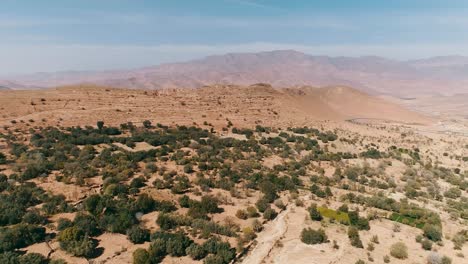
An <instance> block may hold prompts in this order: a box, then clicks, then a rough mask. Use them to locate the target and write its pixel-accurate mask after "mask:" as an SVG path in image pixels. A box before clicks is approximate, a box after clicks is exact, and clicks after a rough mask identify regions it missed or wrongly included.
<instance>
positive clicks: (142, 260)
mask: <svg viewBox="0 0 468 264" xmlns="http://www.w3.org/2000/svg"><path fill="white" fill-rule="evenodd" d="M149 258H150V255H149V253H148V251H146V250H145V249H143V248H138V249H137V250H135V251H134V252H133V264H149V263H150V262H149Z"/></svg>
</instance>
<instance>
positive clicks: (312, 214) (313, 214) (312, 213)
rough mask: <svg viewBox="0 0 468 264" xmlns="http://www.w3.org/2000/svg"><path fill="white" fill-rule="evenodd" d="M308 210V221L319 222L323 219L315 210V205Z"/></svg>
mask: <svg viewBox="0 0 468 264" xmlns="http://www.w3.org/2000/svg"><path fill="white" fill-rule="evenodd" d="M308 210H309V215H310V219H312V220H314V221H321V220H322V219H323V217H322V215H321V214H320V212H319V211H318V210H317V205H316V204H313V205H312V206H310V207H309V209H308Z"/></svg>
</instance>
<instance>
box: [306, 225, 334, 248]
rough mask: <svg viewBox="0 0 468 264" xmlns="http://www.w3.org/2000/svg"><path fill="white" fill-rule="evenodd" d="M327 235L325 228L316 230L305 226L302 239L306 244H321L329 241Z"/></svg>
mask: <svg viewBox="0 0 468 264" xmlns="http://www.w3.org/2000/svg"><path fill="white" fill-rule="evenodd" d="M327 239H328V237H327V235H326V234H325V230H323V229H318V230H314V229H311V228H304V229H302V232H301V241H302V242H304V243H305V244H309V245H311V244H321V243H325V242H327Z"/></svg>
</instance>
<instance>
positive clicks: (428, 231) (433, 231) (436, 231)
mask: <svg viewBox="0 0 468 264" xmlns="http://www.w3.org/2000/svg"><path fill="white" fill-rule="evenodd" d="M423 231H424V236H425V237H427V238H429V239H430V240H432V241H435V242H436V241H440V240H441V239H442V231H441V230H440V228H439V227H437V226H435V225H431V224H425V225H424V227H423Z"/></svg>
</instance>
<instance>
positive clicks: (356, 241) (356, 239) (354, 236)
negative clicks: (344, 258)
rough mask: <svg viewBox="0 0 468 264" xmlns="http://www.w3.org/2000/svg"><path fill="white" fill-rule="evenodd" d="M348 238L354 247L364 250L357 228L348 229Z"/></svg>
mask: <svg viewBox="0 0 468 264" xmlns="http://www.w3.org/2000/svg"><path fill="white" fill-rule="evenodd" d="M348 237H349V241H350V242H351V245H352V246H353V247H357V248H364V246H363V245H362V241H361V238H360V236H359V231H358V230H357V229H356V228H355V227H353V226H350V227H349V228H348Z"/></svg>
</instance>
